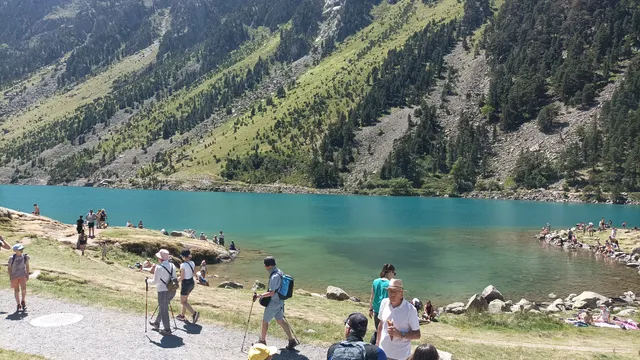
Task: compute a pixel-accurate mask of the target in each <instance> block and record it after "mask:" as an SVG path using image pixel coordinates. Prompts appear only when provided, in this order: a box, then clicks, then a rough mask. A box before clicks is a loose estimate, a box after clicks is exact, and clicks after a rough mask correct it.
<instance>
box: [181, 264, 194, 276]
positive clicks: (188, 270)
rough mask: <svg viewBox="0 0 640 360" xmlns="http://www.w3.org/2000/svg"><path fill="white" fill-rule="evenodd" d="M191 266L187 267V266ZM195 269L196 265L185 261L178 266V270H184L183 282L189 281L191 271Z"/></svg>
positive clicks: (191, 274)
mask: <svg viewBox="0 0 640 360" xmlns="http://www.w3.org/2000/svg"><path fill="white" fill-rule="evenodd" d="M187 264H189V265H191V266H189V265H187ZM195 268H196V264H194V263H193V261H185V262H183V263H182V264H180V269H183V270H184V279H185V280H189V279H192V278H193V269H195Z"/></svg>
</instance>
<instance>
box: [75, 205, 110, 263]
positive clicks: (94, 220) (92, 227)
mask: <svg viewBox="0 0 640 360" xmlns="http://www.w3.org/2000/svg"><path fill="white" fill-rule="evenodd" d="M107 226H108V224H107V212H106V211H105V210H104V209H100V210H98V212H97V213H94V212H93V209H91V210H89V212H88V213H87V215H86V216H85V217H84V219H83V216H82V215H80V217H78V220H76V232H77V233H78V241H77V243H76V249H78V250H80V251H81V253H82V255H83V256H84V251H85V248H86V247H87V241H88V239H89V238H91V239H94V238H95V237H96V227H97V228H98V229H106V228H107ZM103 248H104V249H103V253H102V257H103V258H104V257H105V255H106V244H103Z"/></svg>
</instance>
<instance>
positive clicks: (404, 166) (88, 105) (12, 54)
mask: <svg viewBox="0 0 640 360" xmlns="http://www.w3.org/2000/svg"><path fill="white" fill-rule="evenodd" d="M494 1H495V2H494ZM639 12H640V8H639V7H638V5H637V4H635V3H634V2H633V1H631V0H621V1H613V0H611V1H595V0H582V1H572V2H567V1H560V0H504V1H501V0H491V1H490V0H438V1H431V0H399V1H395V0H234V1H230V0H173V1H169V0H160V1H158V0H145V1H142V0H104V1H99V0H89V1H78V0H53V1H46V2H45V1H38V0H5V1H2V2H0V89H1V92H0V129H2V132H0V182H6V183H40V184H45V183H46V184H76V185H83V184H87V183H88V184H103V185H104V184H108V185H113V186H133V187H152V188H161V187H177V188H179V187H180V186H183V187H185V188H213V187H216V186H219V185H220V184H223V183H230V184H242V183H250V184H274V183H278V184H291V185H301V186H308V187H315V188H346V189H348V190H349V191H355V192H362V193H380V194H386V193H390V194H435V193H440V194H463V193H466V192H469V191H473V190H490V189H494V190H497V189H504V190H513V189H515V188H518V187H520V188H540V187H549V186H551V187H562V188H564V189H565V190H569V189H571V188H574V189H582V190H583V191H584V193H585V196H586V197H593V198H602V197H603V195H602V193H611V196H612V197H613V199H616V200H619V199H622V198H623V197H624V195H623V194H625V193H632V192H636V191H638V187H639V186H640V184H639V183H638V172H639V171H640V162H639V161H638V160H640V145H638V144H639V143H640V141H638V140H639V139H637V138H638V136H639V129H640V126H639V125H638V120H637V119H636V116H637V115H636V112H637V107H638V104H639V103H640V95H638V90H640V89H636V88H637V87H638V86H640V85H638V84H640V82H639V81H638V80H637V79H640V58H637V57H638V55H637V54H638V42H639V41H640V38H639V35H640V14H639Z"/></svg>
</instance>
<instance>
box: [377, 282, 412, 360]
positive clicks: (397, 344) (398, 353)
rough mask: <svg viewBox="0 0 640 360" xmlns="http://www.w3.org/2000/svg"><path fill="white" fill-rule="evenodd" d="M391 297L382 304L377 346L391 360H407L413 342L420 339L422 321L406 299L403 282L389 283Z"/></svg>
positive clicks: (379, 315)
mask: <svg viewBox="0 0 640 360" xmlns="http://www.w3.org/2000/svg"><path fill="white" fill-rule="evenodd" d="M387 291H388V293H389V297H388V298H386V299H384V300H382V302H381V303H380V313H379V314H378V318H379V319H380V323H379V324H378V339H377V342H378V343H377V344H376V345H378V346H380V348H381V349H382V350H384V352H385V353H386V354H387V359H390V360H406V359H407V358H408V357H409V356H410V355H411V340H418V339H420V320H419V319H418V311H417V310H416V308H415V306H413V305H412V304H411V303H410V302H408V301H407V300H405V299H404V287H403V284H402V280H400V279H393V280H391V281H389V287H388V289H387Z"/></svg>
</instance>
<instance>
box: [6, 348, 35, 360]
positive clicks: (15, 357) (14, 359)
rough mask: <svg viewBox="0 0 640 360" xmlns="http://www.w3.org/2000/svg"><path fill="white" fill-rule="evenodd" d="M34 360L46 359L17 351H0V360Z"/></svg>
mask: <svg viewBox="0 0 640 360" xmlns="http://www.w3.org/2000/svg"><path fill="white" fill-rule="evenodd" d="M36 359H46V358H43V357H42V356H38V355H33V354H25V353H21V352H17V351H11V350H5V349H0V360H36Z"/></svg>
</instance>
